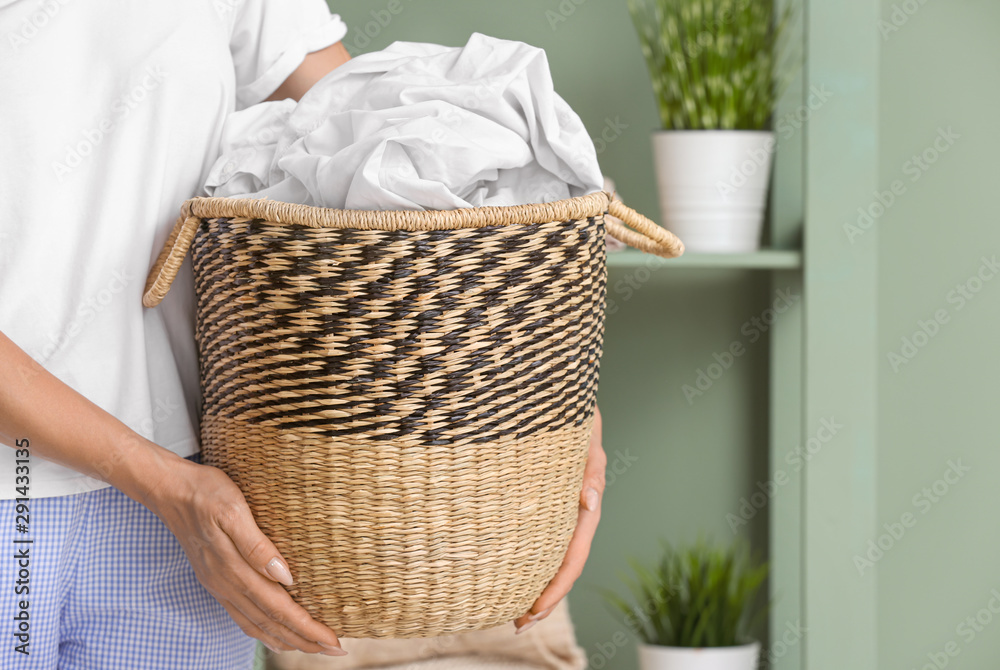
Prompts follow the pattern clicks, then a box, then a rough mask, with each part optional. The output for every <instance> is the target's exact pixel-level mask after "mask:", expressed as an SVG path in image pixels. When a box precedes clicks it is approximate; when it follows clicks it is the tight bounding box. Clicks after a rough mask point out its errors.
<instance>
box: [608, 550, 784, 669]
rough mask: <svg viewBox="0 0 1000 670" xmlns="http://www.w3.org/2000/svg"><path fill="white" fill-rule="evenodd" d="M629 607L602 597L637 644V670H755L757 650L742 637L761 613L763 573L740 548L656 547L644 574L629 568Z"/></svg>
mask: <svg viewBox="0 0 1000 670" xmlns="http://www.w3.org/2000/svg"><path fill="white" fill-rule="evenodd" d="M630 563H631V565H632V569H633V571H634V572H635V577H634V578H633V579H627V578H626V579H625V582H626V584H627V585H628V587H629V590H630V591H631V593H632V596H633V598H634V602H628V601H626V600H625V599H623V598H622V597H620V596H619V595H617V594H616V593H613V592H610V591H608V592H606V597H607V599H608V601H609V602H610V603H611V605H613V606H614V607H615V608H616V609H618V610H620V611H621V612H622V613H623V614H624V615H625V620H626V624H627V625H628V626H629V628H630V629H632V631H633V632H635V633H636V634H637V635H638V636H639V638H640V639H641V640H642V644H640V645H639V665H640V667H641V668H642V670H755V669H756V668H757V662H758V657H759V656H760V644H759V643H758V642H755V641H753V640H752V639H751V637H750V634H751V631H752V630H753V628H754V626H755V624H756V622H757V621H758V619H759V617H760V616H762V615H763V614H764V613H765V612H766V611H767V604H766V603H761V599H760V597H759V596H760V594H759V591H760V588H761V586H762V584H763V583H764V580H765V579H766V577H767V573H768V566H767V565H766V564H761V563H758V562H756V561H755V560H754V559H753V558H752V557H751V556H750V553H749V551H748V550H747V549H746V547H745V545H742V544H737V545H734V546H732V547H730V548H727V549H719V548H713V547H710V546H708V545H706V544H704V543H698V544H696V545H694V546H692V547H689V548H684V549H679V550H677V549H674V548H672V547H670V546H669V545H665V546H664V550H663V555H662V556H661V558H660V561H659V563H657V564H656V565H655V566H654V567H652V568H647V567H645V566H643V565H641V564H639V563H637V562H636V561H630Z"/></svg>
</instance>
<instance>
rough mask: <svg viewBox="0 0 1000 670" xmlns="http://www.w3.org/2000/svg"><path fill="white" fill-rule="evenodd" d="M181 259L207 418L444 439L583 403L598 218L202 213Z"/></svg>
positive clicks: (517, 432) (595, 289) (548, 424)
mask: <svg viewBox="0 0 1000 670" xmlns="http://www.w3.org/2000/svg"><path fill="white" fill-rule="evenodd" d="M192 254H193V255H192V258H193V264H194V269H195V281H196V290H197V294H198V309H199V319H198V332H197V337H198V344H199V349H200V361H201V367H202V369H201V373H202V390H203V394H204V399H205V408H204V410H205V412H206V414H212V415H218V416H224V417H228V418H238V419H241V420H244V421H248V422H251V423H261V424H265V425H271V426H276V427H280V428H283V429H286V428H287V429H295V430H296V432H303V431H304V432H307V433H308V432H315V433H321V434H324V435H329V436H338V435H340V436H343V435H360V434H364V435H365V436H367V438H369V439H374V440H398V439H410V440H415V441H417V442H420V443H423V444H446V443H454V442H456V441H470V442H487V441H493V440H496V439H498V438H500V437H505V436H512V435H513V436H523V435H529V434H533V433H536V432H538V431H548V430H555V429H559V428H562V427H565V426H568V425H580V424H582V423H583V422H584V421H586V420H588V419H589V417H590V415H591V413H592V411H593V402H594V399H595V395H596V389H597V380H598V372H599V365H600V357H601V347H602V337H603V328H604V301H605V291H606V269H605V246H604V225H603V220H602V219H601V218H600V217H598V218H596V219H594V218H591V219H583V220H579V221H557V222H549V223H539V224H532V225H509V226H493V227H483V228H466V229H459V230H420V231H407V230H390V231H383V230H358V229H342V228H308V227H304V226H290V225H284V224H276V223H270V222H266V221H261V220H259V219H253V220H248V219H227V218H217V219H203V220H202V223H201V226H200V228H199V230H198V233H197V235H196V236H195V240H194V243H193V245H192Z"/></svg>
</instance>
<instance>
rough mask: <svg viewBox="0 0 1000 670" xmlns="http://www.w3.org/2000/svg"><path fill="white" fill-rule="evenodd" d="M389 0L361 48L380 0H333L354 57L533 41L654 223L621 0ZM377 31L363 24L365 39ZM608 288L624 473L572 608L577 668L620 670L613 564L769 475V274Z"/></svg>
mask: <svg viewBox="0 0 1000 670" xmlns="http://www.w3.org/2000/svg"><path fill="white" fill-rule="evenodd" d="M400 4H401V6H402V7H403V11H402V12H401V13H400V14H399V15H398V16H396V17H395V18H393V19H392V20H391V22H389V24H388V26H386V27H385V28H382V27H381V26H379V30H378V35H377V37H376V39H374V40H372V42H371V44H370V45H367V46H366V40H365V39H364V38H360V37H359V36H360V35H361V34H362V33H361V32H360V31H363V30H364V27H365V24H366V23H368V22H371V21H373V20H374V19H373V17H372V15H371V12H372V11H373V10H374V11H376V12H378V11H379V10H382V9H383V8H387V7H388V6H389V2H388V0H339V1H338V0H333V1H332V2H331V6H332V7H333V8H334V10H335V11H338V12H340V13H341V15H342V16H343V17H344V19H345V21H346V22H347V23H348V25H349V26H350V28H351V32H350V33H349V34H348V37H347V38H346V39H345V43H346V44H347V45H348V48H349V49H350V50H351V51H352V53H355V54H357V53H360V52H361V51H366V50H372V49H377V48H382V47H384V46H386V45H387V44H389V43H391V42H392V41H395V40H406V41H430V42H437V43H441V44H449V45H460V44H463V43H464V42H465V40H466V39H467V38H468V36H469V34H470V33H471V32H474V31H479V32H483V33H486V34H490V35H493V36H497V37H503V38H508V39H517V40H521V41H524V42H528V43H531V44H534V45H535V46H539V47H543V48H545V49H546V51H547V53H548V57H549V62H550V65H551V68H552V72H553V78H554V80H555V84H556V88H557V90H558V91H559V93H560V94H561V95H562V96H563V97H564V98H565V99H566V100H567V101H568V102H569V103H570V105H572V106H573V108H574V109H575V110H576V111H577V112H578V113H579V114H580V116H581V117H582V118H583V120H584V122H585V123H586V125H587V127H588V128H589V129H590V131H591V134H592V135H597V134H598V133H600V132H601V130H602V129H603V127H604V125H605V124H606V123H607V122H608V120H609V119H610V120H612V121H615V120H618V121H619V123H624V124H627V125H628V128H627V129H626V130H625V131H624V132H623V134H622V135H621V136H620V137H619V138H617V139H616V140H615V141H613V142H611V143H610V144H608V146H607V148H606V149H605V151H604V152H602V154H601V155H600V160H601V164H602V167H603V169H604V171H605V173H606V174H607V175H608V176H611V177H612V178H614V179H615V180H616V182H617V184H618V190H619V192H620V193H621V194H622V196H623V198H624V199H625V200H626V202H628V203H629V204H631V205H632V206H634V207H635V208H636V209H638V210H639V211H642V212H645V213H647V214H650V215H652V216H653V217H654V218H656V216H657V213H658V212H657V200H656V192H655V186H654V178H653V172H652V157H651V151H650V147H649V132H650V131H651V130H653V129H654V128H655V127H656V124H657V117H656V109H655V106H654V103H653V97H652V93H651V89H650V86H649V81H648V79H647V75H646V70H645V65H644V63H643V60H642V56H641V53H640V51H639V47H638V42H637V41H636V38H635V35H634V32H633V29H632V25H631V22H630V19H629V16H628V12H627V9H626V5H625V1H624V0H583V1H582V2H581V1H580V0H576V1H575V2H574V1H571V0H564V2H563V3H562V6H563V7H564V8H569V7H572V8H574V9H573V12H572V13H571V14H569V15H568V16H567V17H566V18H567V20H566V21H564V22H558V23H557V24H555V25H556V27H555V29H553V28H552V27H551V24H550V22H549V21H548V19H547V18H546V11H552V12H555V13H556V15H560V14H559V11H560V10H559V7H560V3H559V2H558V0H542V1H538V0H504V1H503V2H470V1H469V0H420V1H419V2H418V1H416V0H400ZM567 13H568V12H567ZM560 16H561V15H560ZM382 18H383V19H384V18H385V15H382ZM376 25H377V24H372V25H371V26H369V27H370V28H372V29H373V30H372V32H376V31H375V30H374V27H375V26H376ZM356 45H360V46H362V47H366V48H358V46H356ZM629 275H632V280H633V281H637V282H640V283H642V286H641V288H640V289H639V290H637V291H635V292H634V295H632V296H631V297H629V298H628V299H626V293H627V292H626V291H625V290H623V287H624V284H620V282H623V281H626V280H627V277H628V276H629ZM646 277H648V278H647V279H645V280H644V278H646ZM616 286H617V287H618V288H619V290H616ZM609 289H610V293H609V295H610V297H611V298H612V299H613V300H614V301H615V302H616V304H617V305H618V309H617V311H616V312H615V313H614V314H612V315H610V316H609V317H608V322H607V334H606V348H605V356H604V360H603V367H602V371H601V389H600V394H599V403H600V406H601V410H602V413H603V416H604V422H605V449H606V451H607V453H608V456H609V459H610V463H611V466H612V467H614V466H615V463H616V458H618V457H616V452H619V451H620V452H621V453H622V454H623V455H627V456H628V459H629V460H630V461H632V462H630V463H629V465H628V468H627V469H625V467H624V460H619V461H618V462H619V463H620V465H619V466H618V469H619V470H624V472H623V474H621V475H615V474H613V473H609V477H613V481H612V483H611V485H610V486H609V488H608V491H607V494H606V499H605V506H604V516H603V519H602V522H601V526H600V529H599V531H598V534H597V538H596V541H595V544H594V547H593V550H592V552H591V558H590V561H589V562H588V565H587V568H586V571H585V572H584V574H583V576H582V577H581V579H580V581H579V582H578V585H577V588H576V589H575V590H574V592H573V594H572V596H571V597H570V607H571V612H572V616H573V619H574V621H575V623H576V625H577V633H578V638H579V641H580V643H581V644H582V645H583V646H584V647H585V648H586V650H587V653H588V655H589V656H590V657H591V658H592V664H591V667H593V668H596V669H598V670H599V669H600V668H602V667H603V668H609V669H611V670H631V669H632V668H635V667H636V666H635V654H634V648H633V641H632V640H631V639H630V641H629V643H628V644H627V645H626V646H625V647H621V648H618V647H615V645H614V643H613V642H612V640H613V638H614V637H615V633H616V632H617V631H619V630H623V629H624V627H623V626H622V624H621V623H620V622H619V621H618V620H617V619H616V618H615V617H614V616H612V615H611V614H610V613H609V611H608V610H607V608H606V607H605V605H604V603H603V601H602V599H601V598H600V597H599V596H598V594H597V591H596V589H597V588H598V587H613V588H617V586H618V577H617V573H618V572H619V571H622V570H624V569H625V567H626V564H625V557H626V556H628V555H635V556H638V557H641V558H643V559H651V558H652V557H653V555H654V554H655V551H656V549H657V546H658V540H659V538H661V537H662V538H664V539H668V540H671V541H674V542H681V541H686V540H693V539H695V538H696V537H697V536H698V535H699V533H705V534H707V535H710V536H711V537H714V538H716V539H718V540H720V541H729V540H731V539H732V537H733V533H732V531H731V530H730V526H729V525H728V524H727V522H726V515H727V514H729V513H734V514H737V513H738V512H739V505H740V502H739V501H740V498H741V497H744V496H749V495H751V494H752V493H753V491H754V490H755V489H754V488H753V487H754V483H755V482H757V481H765V480H766V479H767V478H768V476H767V465H766V462H765V461H766V454H767V425H766V424H767V416H768V413H767V409H768V408H767V386H766V375H767V364H768V343H767V339H766V337H765V338H762V339H760V340H758V341H757V342H755V343H753V344H750V342H749V339H750V337H749V336H748V335H746V334H744V333H741V328H742V327H743V324H744V323H746V322H747V321H748V320H749V319H751V318H753V317H755V316H758V315H760V314H761V312H763V310H764V309H765V307H766V301H769V300H772V299H773V297H770V294H771V286H770V281H769V277H768V275H767V273H763V272H749V271H734V270H728V271H727V270H691V269H683V270H681V269H659V270H656V271H654V272H651V273H649V274H648V275H647V274H646V273H645V271H643V270H635V269H632V270H625V269H622V268H614V269H612V270H611V271H610V274H609ZM735 341H739V342H741V343H743V344H746V345H747V353H746V354H745V355H743V356H741V357H740V358H738V359H736V361H735V362H734V364H733V366H732V367H731V368H730V369H729V370H728V371H727V372H726V374H725V375H724V376H723V377H722V378H721V379H720V380H719V381H717V382H715V383H714V385H713V386H712V388H711V389H710V390H709V391H708V392H707V393H706V395H705V396H703V397H700V398H697V399H696V400H695V402H694V403H693V405H692V404H689V403H688V402H687V401H686V399H685V397H684V395H683V393H682V392H681V386H682V385H683V384H693V383H694V380H695V378H696V375H697V371H698V369H699V368H701V369H704V368H706V367H707V366H708V365H710V364H712V363H713V362H714V358H713V354H715V353H717V352H722V351H724V350H725V349H727V348H728V347H729V346H730V345H731V344H732V343H733V342H735ZM632 459H634V460H632ZM766 516H767V511H766V510H763V511H761V512H760V513H759V514H757V516H756V517H755V518H754V519H753V520H752V522H751V523H750V524H748V526H747V527H744V528H741V530H742V531H745V532H746V533H747V534H749V535H752V536H753V538H754V540H755V542H756V543H757V545H758V546H759V547H760V548H762V549H763V548H766V523H767V521H766ZM617 639H619V640H620V639H621V638H620V636H619V637H618V638H617ZM612 652H613V654H614V656H613V658H611V659H610V660H607V661H604V660H603V658H602V654H603V656H604V657H606V656H610V655H611V654H612Z"/></svg>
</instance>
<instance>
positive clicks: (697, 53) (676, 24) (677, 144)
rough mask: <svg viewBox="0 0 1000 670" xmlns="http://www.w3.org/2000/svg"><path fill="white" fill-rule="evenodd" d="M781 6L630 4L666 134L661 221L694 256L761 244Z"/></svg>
mask: <svg viewBox="0 0 1000 670" xmlns="http://www.w3.org/2000/svg"><path fill="white" fill-rule="evenodd" d="M772 3H773V0H629V11H630V13H631V15H632V20H633V22H634V23H635V27H636V30H637V32H638V34H639V42H640V44H641V46H642V51H643V54H644V55H645V57H646V64H647V65H648V67H649V74H650V78H651V79H652V83H653V93H654V95H655V97H656V101H657V103H658V106H659V111H660V120H661V124H662V130H660V131H656V132H654V133H653V153H654V158H655V162H656V174H657V181H658V184H659V192H660V208H661V213H662V217H663V218H662V222H663V225H664V226H666V227H667V228H669V229H670V230H672V231H673V232H674V233H676V234H677V236H678V237H680V238H681V239H682V240H684V244H685V246H686V248H687V250H688V251H694V252H703V253H740V252H749V251H755V250H757V249H758V248H759V247H760V237H761V231H762V229H763V222H764V211H765V205H766V202H767V192H768V185H769V182H770V174H771V156H772V154H773V152H774V148H775V139H774V133H773V132H771V131H770V130H768V124H769V123H770V120H771V115H772V111H773V109H774V104H775V100H776V98H777V95H778V91H777V86H776V77H775V69H776V67H775V64H776V60H777V57H776V54H777V52H778V44H779V42H780V38H781V34H782V33H783V32H784V26H785V25H787V20H788V12H785V13H784V14H783V16H782V17H781V19H780V20H778V21H777V23H776V22H775V11H774V6H773V4H772Z"/></svg>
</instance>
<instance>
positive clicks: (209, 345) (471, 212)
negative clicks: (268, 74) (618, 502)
mask: <svg viewBox="0 0 1000 670" xmlns="http://www.w3.org/2000/svg"><path fill="white" fill-rule="evenodd" d="M605 213H611V214H613V215H614V216H616V217H617V218H619V219H621V220H623V221H625V222H626V223H627V224H629V225H630V226H631V227H632V228H634V229H635V230H629V229H627V228H625V227H624V226H622V225H621V224H620V223H617V222H612V221H611V220H610V219H608V221H607V224H608V228H609V230H610V231H611V232H612V234H614V235H615V236H616V237H618V238H619V239H622V240H623V241H625V242H627V243H629V244H631V245H633V246H636V247H639V248H641V249H645V250H648V251H652V252H654V253H658V254H659V255H662V256H667V257H670V256H676V255H679V254H680V253H681V252H682V250H683V246H682V245H681V243H680V241H679V240H677V239H676V238H675V237H674V236H673V235H671V234H670V233H668V232H667V231H665V230H664V229H663V228H660V227H659V226H656V224H654V223H652V222H650V221H649V220H648V219H645V218H644V217H641V216H640V215H639V214H636V213H635V212H634V211H632V210H631V209H629V208H627V207H625V206H624V205H623V204H621V203H620V202H619V201H616V200H614V199H613V198H612V197H611V196H610V195H609V194H607V193H595V194H593V195H589V196H585V197H581V198H574V199H572V200H564V201H559V202H555V203H548V204H538V205H524V206H519V207H484V208H478V209H465V210H454V211H446V212H412V211H391V212H388V211H385V212H383V211H343V210H329V209H322V208H316V207H307V206H303V205H293V204H287V203H279V202H273V201H268V200H232V199H227V198H195V199H193V200H190V201H188V202H186V203H185V204H184V207H183V210H182V216H181V217H180V219H179V220H178V222H177V225H176V226H175V228H174V231H173V232H172V234H171V235H170V237H169V239H168V240H167V244H166V246H165V247H164V250H163V252H162V253H161V254H160V258H159V259H158V260H157V262H156V264H155V265H154V266H153V268H152V270H151V272H150V276H149V279H148V281H147V284H146V294H145V296H144V298H143V303H144V304H145V305H146V306H148V307H152V306H155V305H157V304H159V302H160V301H161V300H162V299H163V297H164V295H165V294H166V292H167V290H169V287H170V284H171V282H172V281H173V279H174V277H175V275H176V273H177V271H178V269H179V267H180V265H181V263H182V261H183V259H184V257H185V256H186V254H187V252H188V250H189V248H190V251H191V253H192V261H193V268H194V277H195V290H196V293H197V300H198V302H197V326H196V336H197V340H198V347H199V359H200V361H199V362H200V368H201V386H202V391H203V395H204V414H203V418H202V454H203V460H204V462H205V463H207V464H210V465H215V466H218V467H220V468H222V469H223V470H224V471H225V472H227V473H228V474H229V476H230V477H232V479H233V481H235V482H236V483H237V484H238V485H239V487H240V489H241V490H242V491H243V493H244V494H245V495H246V498H247V501H248V503H249V504H250V507H251V509H252V510H253V512H254V516H255V518H256V520H257V523H258V525H259V526H260V528H261V530H262V531H263V532H264V533H265V534H266V535H267V536H268V537H269V538H271V539H272V540H273V541H274V543H275V544H276V545H277V547H278V549H279V550H280V551H281V554H282V555H283V556H284V557H285V558H286V559H287V560H288V562H289V564H290V568H291V571H292V574H293V575H294V576H295V585H294V586H292V587H289V588H288V591H289V593H290V594H291V595H292V597H293V598H294V599H295V600H296V601H297V602H299V603H300V604H301V605H302V606H303V607H305V608H306V610H308V611H309V612H310V614H311V615H312V616H313V617H314V618H316V619H317V620H319V621H323V622H324V623H326V624H327V625H329V626H330V627H332V628H333V629H334V630H336V631H337V632H338V633H340V634H342V635H346V636H348V637H355V638H358V637H375V638H381V637H427V636H432V635H443V634H448V633H455V632H459V631H463V630H473V629H479V628H488V627H492V626H497V625H500V624H502V623H505V622H508V621H511V620H513V619H514V618H516V617H518V616H520V615H521V614H524V613H525V612H526V611H528V609H529V608H530V607H531V605H532V603H533V602H534V600H535V599H536V598H537V597H538V596H539V595H540V593H541V591H542V590H543V589H544V587H545V586H546V584H547V583H548V582H549V580H550V579H551V578H552V577H553V575H554V574H555V573H556V571H557V570H558V568H559V565H560V563H561V561H562V559H563V556H564V554H565V552H566V549H567V546H568V544H569V541H570V538H571V536H572V534H573V530H574V528H575V526H576V519H577V513H578V501H579V496H580V488H581V485H582V477H583V471H584V466H585V464H586V457H587V449H588V442H589V435H590V430H591V425H592V422H593V416H594V401H595V394H596V391H597V378H598V367H599V363H600V357H601V347H602V336H603V329H604V299H605V285H606V268H605V249H604V229H605V220H604V214H605Z"/></svg>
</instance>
